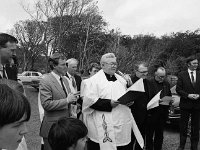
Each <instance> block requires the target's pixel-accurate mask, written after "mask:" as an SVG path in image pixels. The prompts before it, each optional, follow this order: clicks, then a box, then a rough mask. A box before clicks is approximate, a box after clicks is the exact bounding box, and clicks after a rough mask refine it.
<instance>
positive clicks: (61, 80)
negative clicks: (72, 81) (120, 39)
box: [60, 77, 67, 97]
mask: <svg viewBox="0 0 200 150" xmlns="http://www.w3.org/2000/svg"><path fill="white" fill-rule="evenodd" d="M60 83H61V85H62V88H63V91H64V93H65V95H66V97H67V91H66V89H65V86H64V83H63V79H62V77H60Z"/></svg>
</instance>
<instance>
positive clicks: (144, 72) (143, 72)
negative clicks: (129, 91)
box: [137, 70, 148, 74]
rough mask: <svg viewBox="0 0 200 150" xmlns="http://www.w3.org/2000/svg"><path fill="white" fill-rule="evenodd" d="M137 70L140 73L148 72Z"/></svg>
mask: <svg viewBox="0 0 200 150" xmlns="http://www.w3.org/2000/svg"><path fill="white" fill-rule="evenodd" d="M137 72H139V73H142V74H146V73H148V71H139V70H137Z"/></svg>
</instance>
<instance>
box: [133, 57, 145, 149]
mask: <svg viewBox="0 0 200 150" xmlns="http://www.w3.org/2000/svg"><path fill="white" fill-rule="evenodd" d="M147 75H148V64H147V63H146V62H143V61H139V62H137V63H136V65H135V76H133V77H131V80H132V83H133V84H134V83H135V82H136V81H138V80H139V79H141V78H142V79H143V84H144V89H145V92H144V93H141V94H140V96H139V97H138V98H137V99H135V101H134V104H133V105H131V106H130V108H131V112H132V114H133V117H134V118H135V121H136V123H137V126H138V128H139V130H140V132H141V134H142V136H143V138H145V128H146V118H147V103H148V101H149V94H148V91H149V84H148V80H146V78H147ZM138 94H139V93H138ZM132 141H134V139H132ZM135 150H142V148H141V147H140V146H139V144H138V143H136V144H135Z"/></svg>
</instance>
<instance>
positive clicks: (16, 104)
mask: <svg viewBox="0 0 200 150" xmlns="http://www.w3.org/2000/svg"><path fill="white" fill-rule="evenodd" d="M24 115H25V117H26V118H25V120H24V121H28V120H29V119H30V115H31V107H30V103H29V101H28V100H27V98H26V97H25V96H24V95H23V94H22V93H20V92H18V91H16V90H13V89H11V88H10V87H8V86H7V85H6V84H0V127H3V126H4V125H7V124H10V123H14V122H16V121H19V120H20V119H21V118H22V117H23V116H24Z"/></svg>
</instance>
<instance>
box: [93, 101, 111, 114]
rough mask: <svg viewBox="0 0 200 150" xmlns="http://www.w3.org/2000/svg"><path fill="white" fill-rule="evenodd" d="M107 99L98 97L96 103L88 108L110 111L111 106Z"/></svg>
mask: <svg viewBox="0 0 200 150" xmlns="http://www.w3.org/2000/svg"><path fill="white" fill-rule="evenodd" d="M110 101H111V100H109V99H101V98H99V99H98V100H97V101H96V103H94V104H93V105H92V106H90V108H92V109H95V110H98V111H106V112H111V111H112V106H111V104H110Z"/></svg>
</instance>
